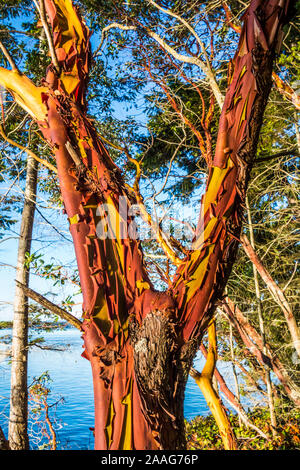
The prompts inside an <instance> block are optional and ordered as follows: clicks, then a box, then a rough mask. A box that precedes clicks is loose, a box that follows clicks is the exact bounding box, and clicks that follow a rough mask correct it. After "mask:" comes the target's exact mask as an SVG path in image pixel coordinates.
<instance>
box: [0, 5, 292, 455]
mask: <svg viewBox="0 0 300 470" xmlns="http://www.w3.org/2000/svg"><path fill="white" fill-rule="evenodd" d="M35 3H36V5H37V7H38V10H39V13H40V17H41V23H42V24H43V27H44V29H45V34H46V36H47V40H48V44H49V51H50V54H51V58H52V63H51V65H50V66H49V67H48V69H47V73H46V76H45V78H44V79H43V80H42V81H41V83H39V84H34V83H33V82H32V81H31V80H30V79H29V78H28V77H27V76H26V75H25V74H23V73H22V72H21V71H20V70H19V69H18V68H17V66H16V65H15V63H14V61H13V59H12V58H11V57H10V56H9V54H8V53H7V51H6V50H5V48H3V49H2V50H3V52H4V54H5V55H6V56H7V60H8V61H9V63H10V64H11V67H12V70H7V69H4V68H0V84H1V85H2V86H4V87H5V88H6V89H7V90H8V91H9V92H10V93H11V94H12V96H13V97H14V99H15V101H16V102H17V103H18V104H19V105H20V106H21V107H22V108H23V109H24V110H25V111H26V112H28V113H29V114H30V115H31V116H32V118H33V119H35V120H36V122H37V123H38V125H39V129H40V132H41V134H42V135H43V138H44V139H46V141H47V142H48V143H49V145H50V146H51V148H52V150H53V154H54V155H55V158H56V164H57V171H58V177H59V182H60V189H61V195H62V199H63V202H64V206H65V210H66V213H67V216H68V220H69V223H70V232H71V235H72V237H73V242H74V248H75V252H76V258H77V263H78V268H79V274H80V282H81V288H82V293H83V322H82V326H81V328H82V332H83V339H84V346H85V352H84V355H85V357H86V358H87V359H88V360H89V361H90V362H91V366H92V372H93V382H94V398H95V447H96V449H184V448H185V437H184V436H185V435H184V419H183V399H184V390H185V385H186V381H187V377H188V373H189V370H190V367H191V364H192V361H193V358H194V356H195V353H196V351H197V350H198V348H199V344H200V343H201V339H202V337H203V334H204V332H205V331H206V329H207V327H208V326H209V325H210V323H211V321H212V319H213V315H214V309H215V306H216V303H217V302H218V300H219V299H220V297H221V296H222V294H223V290H224V287H225V285H226V282H227V280H228V277H229V274H230V271H231V268H232V265H233V263H234V260H235V257H236V253H237V248H238V242H239V236H240V231H241V226H242V220H243V211H244V202H245V196H246V189H247V184H248V181H249V175H250V170H251V166H252V164H253V160H254V156H255V152H256V147H257V141H258V137H259V132H260V127H261V123H262V117H263V112H264V109H265V106H266V103H267V100H268V95H269V92H270V88H271V75H272V64H273V61H274V58H275V52H276V51H277V50H279V47H280V40H281V37H282V26H283V24H284V23H285V22H286V20H287V10H288V6H289V1H288V0H272V1H271V0H266V1H262V0H252V1H251V3H250V5H249V7H248V9H247V11H246V12H245V14H244V17H243V27H242V31H241V35H240V41H239V45H238V50H237V52H236V54H235V57H234V59H233V61H232V63H231V66H230V67H229V73H228V89H227V92H226V97H225V101H224V104H223V108H222V113H221V118H220V122H219V130H218V137H217V143H216V150H215V154H214V157H213V158H212V156H211V155H208V157H207V165H208V170H209V174H208V179H207V184H206V191H205V194H204V196H203V198H202V203H201V210H200V216H199V222H198V227H197V230H196V235H195V238H194V241H193V244H192V246H191V248H190V249H189V250H188V251H187V253H186V256H185V258H184V259H180V258H179V257H178V256H177V255H176V246H175V247H174V240H169V239H167V238H166V237H165V236H164V234H163V233H162V231H161V229H160V227H159V226H157V225H156V224H155V222H153V221H152V219H151V218H150V217H148V216H147V213H146V209H145V207H144V205H143V200H142V197H141V195H140V192H139V185H138V183H139V176H140V173H139V172H140V169H139V167H138V165H137V176H136V181H135V184H134V186H133V187H132V188H130V187H128V185H126V184H125V182H124V180H123V177H122V173H121V171H120V169H119V168H118V167H117V166H116V165H115V164H114V162H113V161H112V159H111V158H110V156H109V154H108V151H107V150H106V148H105V147H104V145H103V143H102V141H101V138H100V136H99V135H98V134H97V132H96V129H95V127H94V125H93V121H92V120H91V119H89V117H88V114H87V103H86V99H85V95H86V89H87V86H88V79H89V69H90V59H91V51H90V42H89V40H90V31H89V30H88V28H87V26H86V24H85V22H84V21H83V19H82V18H81V16H80V13H79V11H78V9H77V7H75V6H74V5H73V3H72V1H71V0H40V1H39V2H37V1H36V2H35ZM100 13H101V12H99V14H100ZM207 74H208V77H209V76H210V71H209V70H207ZM211 81H212V77H211ZM213 87H214V83H213V81H212V88H213ZM219 98H220V97H219ZM216 99H217V100H218V96H216ZM220 105H222V102H220ZM135 203H138V204H139V206H140V208H141V212H142V213H143V212H144V215H145V217H146V218H147V217H148V221H149V223H150V224H152V226H153V228H154V231H155V234H156V237H157V240H158V242H159V243H160V245H161V247H162V248H163V249H164V251H165V253H166V254H167V255H168V256H169V258H170V259H171V260H172V261H173V263H174V264H175V265H176V267H177V271H176V274H175V277H174V280H173V281H172V283H171V284H170V286H169V288H168V289H167V290H166V291H165V292H160V291H157V290H155V288H154V285H153V283H152V282H151V280H150V278H149V275H148V273H147V271H146V269H145V265H144V262H143V254H142V250H141V245H140V242H139V240H138V239H137V237H135V236H134V233H135V230H134V226H133V222H134V217H133V216H131V215H130V212H128V210H127V208H128V207H130V206H131V205H132V204H135ZM99 222H101V226H102V228H103V230H102V235H101V236H100V235H99V231H98V230H97V227H98V226H99ZM212 399H213V400H215V402H216V406H218V400H217V397H215V398H212ZM228 440H229V442H228V448H230V447H231V448H233V447H234V442H233V439H232V442H231V443H230V437H229V438H228Z"/></svg>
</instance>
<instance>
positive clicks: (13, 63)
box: [0, 41, 19, 72]
mask: <svg viewBox="0 0 300 470" xmlns="http://www.w3.org/2000/svg"><path fill="white" fill-rule="evenodd" d="M0 49H1V51H2V53H3V54H4V56H5V58H6V60H7V62H8V63H9V64H10V66H11V68H12V70H14V71H16V72H18V71H19V70H18V67H17V65H16V63H15V61H14V59H13V58H12V56H11V55H10V53H9V52H8V50H7V49H6V47H5V46H4V44H3V43H2V41H0Z"/></svg>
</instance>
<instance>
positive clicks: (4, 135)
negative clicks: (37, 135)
mask: <svg viewBox="0 0 300 470" xmlns="http://www.w3.org/2000/svg"><path fill="white" fill-rule="evenodd" d="M0 135H1V136H2V137H3V139H4V140H5V141H6V142H7V143H8V144H10V145H13V146H14V147H17V148H18V149H20V150H22V151H24V152H26V153H28V155H30V156H31V157H32V158H34V159H35V160H36V161H38V162H39V163H41V164H42V165H44V166H45V167H47V168H48V169H49V170H51V171H54V173H56V174H57V168H55V166H54V165H52V163H49V162H47V160H44V159H43V158H40V157H38V156H37V155H36V154H35V153H34V152H32V151H31V150H29V149H28V148H27V147H23V145H20V144H18V143H17V142H15V141H14V140H12V139H10V138H9V137H7V135H6V134H5V132H4V129H3V127H2V126H1V124H0Z"/></svg>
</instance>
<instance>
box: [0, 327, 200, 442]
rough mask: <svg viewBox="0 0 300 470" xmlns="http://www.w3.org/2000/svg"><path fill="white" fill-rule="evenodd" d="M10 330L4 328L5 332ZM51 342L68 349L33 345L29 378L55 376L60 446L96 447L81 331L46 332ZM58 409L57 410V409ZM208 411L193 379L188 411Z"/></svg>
mask: <svg viewBox="0 0 300 470" xmlns="http://www.w3.org/2000/svg"><path fill="white" fill-rule="evenodd" d="M8 332H9V331H8V330H2V331H1V335H0V336H2V335H4V334H7V333H8ZM44 337H45V339H46V343H47V345H50V344H51V345H52V346H58V345H59V346H61V345H64V346H67V349H66V350H65V351H49V350H45V351H43V350H41V349H39V348H37V347H33V348H31V350H30V353H29V377H28V384H31V383H32V381H33V378H34V377H39V376H40V375H41V374H42V373H43V372H45V371H48V372H49V375H50V377H51V379H52V382H51V383H50V388H51V391H52V393H51V396H50V397H49V400H48V401H49V403H50V404H51V399H52V400H53V401H56V400H57V399H58V398H59V397H64V399H65V401H64V403H63V404H60V405H58V407H57V411H56V419H57V420H58V422H59V423H60V424H61V425H60V426H59V429H58V431H57V434H58V440H59V448H63V449H92V448H93V445H94V443H93V433H92V431H90V429H89V428H91V427H93V425H94V409H93V385H92V374H91V367H90V364H89V362H88V361H87V360H86V359H84V358H82V357H81V353H82V339H81V337H80V332H79V331H77V330H74V329H67V330H64V331H54V332H51V333H46V334H44ZM7 348H8V346H3V345H0V361H1V359H3V360H2V362H1V364H0V413H1V414H0V423H1V426H3V429H4V431H5V433H7V416H8V413H9V410H8V406H9V386H10V367H9V364H8V361H7V357H6V356H5V353H4V351H5V350H7ZM195 365H196V367H197V366H198V367H199V369H200V370H201V366H202V365H203V363H202V362H201V364H200V361H199V360H197V359H196V361H195ZM53 412H54V409H53ZM206 413H208V408H207V405H206V403H205V400H204V398H203V396H202V394H201V392H200V389H199V387H198V386H197V385H196V383H195V382H194V381H193V379H191V378H190V379H189V380H188V383H187V388H186V397H185V402H184V414H185V417H186V419H188V420H190V419H191V418H193V417H194V416H197V415H199V414H202V415H204V414H206Z"/></svg>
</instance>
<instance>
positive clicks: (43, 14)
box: [33, 0, 60, 74]
mask: <svg viewBox="0 0 300 470" xmlns="http://www.w3.org/2000/svg"><path fill="white" fill-rule="evenodd" d="M33 2H34V4H35V6H36V9H37V10H38V12H39V15H40V18H41V22H42V25H43V28H44V31H45V34H46V38H47V42H48V46H49V52H50V55H51V59H52V63H53V65H54V67H55V70H56V72H57V74H59V73H60V65H59V63H58V60H57V55H56V51H55V47H54V43H53V37H52V34H51V31H50V28H49V24H48V21H47V16H46V9H45V3H44V0H39V2H38V1H37V0H33Z"/></svg>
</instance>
